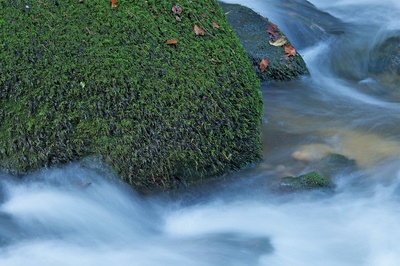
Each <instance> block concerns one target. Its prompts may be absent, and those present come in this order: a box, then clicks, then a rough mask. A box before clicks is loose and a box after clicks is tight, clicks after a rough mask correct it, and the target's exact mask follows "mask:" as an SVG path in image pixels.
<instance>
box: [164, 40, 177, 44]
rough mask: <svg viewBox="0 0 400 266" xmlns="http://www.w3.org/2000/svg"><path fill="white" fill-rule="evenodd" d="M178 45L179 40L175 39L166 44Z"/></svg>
mask: <svg viewBox="0 0 400 266" xmlns="http://www.w3.org/2000/svg"><path fill="white" fill-rule="evenodd" d="M177 43H178V41H177V40H174V39H170V40H168V41H167V42H166V44H177Z"/></svg>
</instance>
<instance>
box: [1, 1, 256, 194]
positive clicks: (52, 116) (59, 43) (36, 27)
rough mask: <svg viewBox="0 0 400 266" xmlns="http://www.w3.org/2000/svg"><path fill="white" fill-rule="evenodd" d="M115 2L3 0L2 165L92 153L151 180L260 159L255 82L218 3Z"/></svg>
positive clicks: (35, 164) (146, 184)
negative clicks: (114, 4) (113, 4)
mask: <svg viewBox="0 0 400 266" xmlns="http://www.w3.org/2000/svg"><path fill="white" fill-rule="evenodd" d="M117 4H118V7H117V8H112V7H111V6H110V2H109V1H83V3H79V1H76V0H65V1H53V0H51V1H50V0H42V1H36V0H24V1H23V0H14V1H1V2H0V39H1V40H2V43H1V44H0V73H1V76H0V167H3V168H5V169H8V170H9V171H14V172H27V171H31V170H34V169H36V168H39V167H43V166H49V165H52V164H58V163H64V162H68V161H71V160H76V159H79V158H82V157H85V156H89V155H92V156H93V155H94V156H97V157H98V158H100V159H101V160H103V161H105V162H106V163H108V164H109V165H111V166H113V167H114V169H115V170H116V172H117V173H118V174H120V175H121V177H122V178H123V179H124V180H126V181H127V182H129V183H130V184H132V185H133V186H134V187H136V188H139V189H148V188H154V187H162V188H166V187H169V186H170V184H171V183H172V182H173V181H174V179H179V180H181V179H183V180H184V181H185V182H186V183H190V181H191V180H193V179H195V178H200V177H204V176H208V175H219V174H222V173H224V172H226V171H228V170H237V169H240V168H242V167H244V166H245V165H247V164H249V163H252V162H255V161H257V160H259V159H260V157H261V143H260V138H259V134H260V128H259V126H260V121H261V115H262V98H261V94H260V92H259V90H258V86H259V81H258V79H257V78H256V76H255V74H254V73H253V70H252V66H251V64H250V62H249V61H248V59H247V55H246V54H245V53H244V50H243V47H242V45H241V44H240V43H239V41H238V39H237V37H236V36H235V35H234V33H233V32H232V29H231V27H230V25H229V24H228V22H227V21H226V19H225V16H224V14H223V13H222V11H221V9H220V8H219V7H218V5H217V4H216V2H215V1H214V0H205V1H200V2H199V1H181V2H179V1H178V2H176V3H175V2H171V1H155V0H147V1H144V0H141V1H127V0H119V1H117ZM176 4H178V5H179V6H180V7H181V9H182V14H174V13H173V12H172V11H171V9H172V7H173V6H174V5H176ZM202 14H204V15H205V16H202ZM177 15H179V20H180V21H178V20H177V18H176V17H177ZM213 22H215V23H217V24H218V25H219V29H217V28H215V27H213V24H212V23H213ZM194 25H197V26H199V27H201V28H202V29H203V30H204V31H205V35H204V36H196V34H195V33H194V31H193V27H194ZM169 39H175V40H177V41H178V43H177V44H175V45H167V44H166V41H167V40H169Z"/></svg>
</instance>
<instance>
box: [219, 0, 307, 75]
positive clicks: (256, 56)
mask: <svg viewBox="0 0 400 266" xmlns="http://www.w3.org/2000/svg"><path fill="white" fill-rule="evenodd" d="M219 4H220V6H221V7H222V9H223V10H224V12H226V18H227V19H228V22H229V23H230V24H231V25H232V28H233V29H234V30H235V33H236V35H237V36H238V38H239V40H240V41H241V43H242V44H243V47H244V49H245V50H246V52H247V54H248V56H249V59H250V61H251V62H252V64H253V68H254V70H255V72H256V73H257V75H258V77H259V78H260V79H261V80H267V81H269V80H280V81H282V80H292V79H294V78H298V77H299V76H302V75H308V74H309V72H308V69H307V67H306V64H305V62H304V60H303V58H302V57H301V56H300V54H298V53H297V52H296V54H295V55H294V56H291V55H290V56H287V55H286V53H285V46H288V45H291V44H290V41H289V40H287V38H285V39H286V42H285V44H282V45H281V46H274V45H271V44H270V41H271V37H273V36H271V33H268V32H267V30H268V27H267V25H270V27H273V28H276V29H277V31H276V33H279V35H280V36H284V34H283V33H282V32H281V31H279V30H278V28H277V27H276V25H273V24H271V23H270V22H269V21H268V19H267V18H264V17H262V16H261V15H259V14H257V13H256V12H254V11H253V10H251V9H250V8H248V7H244V6H241V5H236V4H226V3H221V2H220V3H219ZM271 25H272V26H271ZM270 31H271V30H270ZM272 32H273V33H275V32H274V31H272ZM284 37H285V36H284ZM272 43H274V41H272ZM262 59H265V60H268V61H269V64H268V67H267V68H266V69H265V70H264V71H262V70H261V69H260V62H261V60H262Z"/></svg>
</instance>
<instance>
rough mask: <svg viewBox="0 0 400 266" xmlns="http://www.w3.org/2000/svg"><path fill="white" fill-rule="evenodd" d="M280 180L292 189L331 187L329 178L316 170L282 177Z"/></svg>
mask: <svg viewBox="0 0 400 266" xmlns="http://www.w3.org/2000/svg"><path fill="white" fill-rule="evenodd" d="M282 180H283V181H284V182H285V183H286V185H289V186H291V187H292V188H294V189H320V188H331V187H332V182H331V181H330V180H329V179H327V178H324V177H322V176H321V175H319V174H318V173H316V172H311V173H308V174H304V175H300V176H297V177H293V176H287V177H283V178H282Z"/></svg>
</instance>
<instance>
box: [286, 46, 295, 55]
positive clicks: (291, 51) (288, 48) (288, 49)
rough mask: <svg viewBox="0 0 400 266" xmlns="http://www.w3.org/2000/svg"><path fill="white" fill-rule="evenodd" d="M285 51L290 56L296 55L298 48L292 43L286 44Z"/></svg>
mask: <svg viewBox="0 0 400 266" xmlns="http://www.w3.org/2000/svg"><path fill="white" fill-rule="evenodd" d="M285 53H286V54H287V55H288V56H291V55H292V56H295V55H296V49H294V47H293V46H291V45H290V44H289V45H286V46H285Z"/></svg>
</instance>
